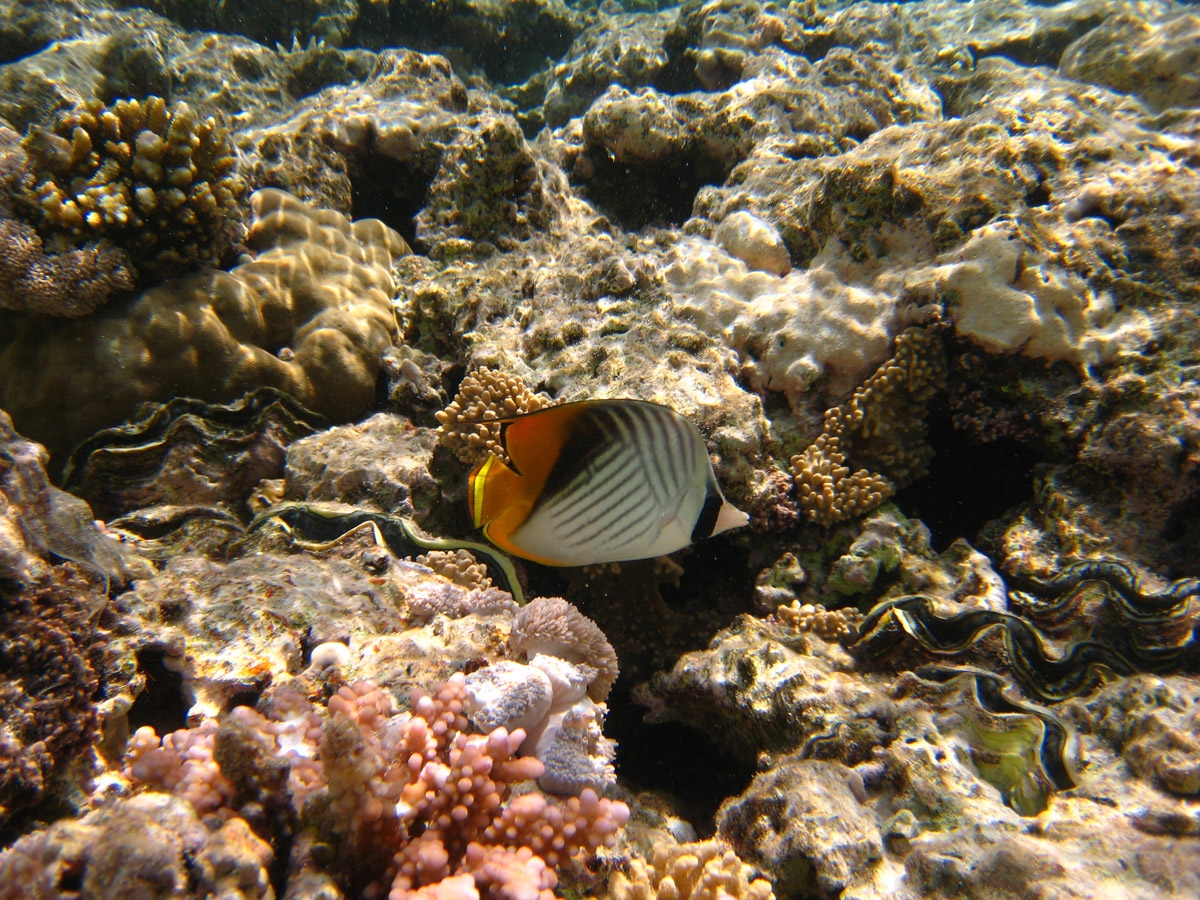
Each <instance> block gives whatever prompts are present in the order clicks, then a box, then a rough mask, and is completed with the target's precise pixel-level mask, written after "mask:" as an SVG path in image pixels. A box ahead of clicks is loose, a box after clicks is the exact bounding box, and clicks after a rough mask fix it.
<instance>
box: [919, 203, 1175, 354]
mask: <svg viewBox="0 0 1200 900" xmlns="http://www.w3.org/2000/svg"><path fill="white" fill-rule="evenodd" d="M938 262H939V263H940V265H937V266H933V267H930V268H929V269H926V270H924V271H923V272H921V273H919V274H917V275H916V276H915V278H914V279H913V280H910V282H909V284H910V286H912V285H914V284H915V283H919V282H926V283H928V284H931V285H933V286H934V287H935V288H936V290H937V291H938V292H939V293H940V294H942V295H943V296H945V297H946V298H947V300H948V301H949V302H950V305H951V308H952V312H953V316H954V323H955V330H956V332H957V333H958V334H959V336H961V337H965V338H969V339H970V340H972V341H974V342H975V343H976V344H978V345H979V346H981V347H982V348H983V349H984V350H986V351H987V352H989V353H1015V352H1020V353H1023V354H1024V355H1025V356H1031V357H1035V358H1039V359H1046V360H1049V361H1051V362H1056V361H1059V360H1066V361H1068V362H1071V363H1073V364H1074V365H1076V366H1078V367H1080V368H1086V367H1088V366H1090V365H1095V364H1098V363H1103V362H1106V361H1108V360H1110V359H1112V358H1113V357H1115V356H1116V355H1118V354H1119V353H1120V352H1122V351H1123V350H1130V349H1132V348H1134V347H1137V346H1139V345H1141V344H1144V343H1146V342H1147V341H1149V340H1150V339H1151V338H1153V336H1154V331H1153V328H1152V326H1151V324H1150V319H1149V317H1148V316H1147V315H1146V314H1145V313H1144V312H1142V311H1140V310H1119V309H1118V308H1117V306H1116V304H1115V302H1114V301H1113V298H1112V297H1111V295H1109V294H1108V293H1107V292H1097V291H1096V290H1094V289H1092V288H1090V287H1089V286H1088V285H1087V284H1086V283H1085V282H1084V281H1083V279H1082V278H1080V277H1079V276H1078V275H1075V274H1074V273H1072V272H1069V271H1067V270H1065V269H1063V268H1061V267H1059V266H1056V265H1054V264H1053V263H1052V262H1050V261H1048V260H1045V259H1042V258H1040V256H1039V254H1037V253H1035V252H1033V251H1031V250H1029V249H1028V248H1027V247H1026V246H1025V244H1024V243H1023V242H1022V241H1021V240H1019V239H1018V238H1017V237H1016V236H1015V234H1014V233H1013V229H1012V228H1011V227H1009V226H1006V225H990V226H987V227H985V228H981V229H979V231H978V232H976V234H975V235H974V236H973V237H972V238H971V240H969V241H968V242H967V243H966V244H965V245H964V246H963V247H962V248H961V249H959V250H957V251H954V252H952V253H949V254H946V255H945V256H943V257H941V258H940V259H939V260H938Z"/></svg>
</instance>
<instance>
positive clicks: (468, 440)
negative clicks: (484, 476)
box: [436, 366, 554, 465]
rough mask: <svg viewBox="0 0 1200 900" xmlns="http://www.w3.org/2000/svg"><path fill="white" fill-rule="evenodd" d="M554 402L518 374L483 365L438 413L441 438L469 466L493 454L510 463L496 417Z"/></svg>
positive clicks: (515, 413) (531, 410)
mask: <svg viewBox="0 0 1200 900" xmlns="http://www.w3.org/2000/svg"><path fill="white" fill-rule="evenodd" d="M553 403H554V401H553V400H551V398H550V397H548V396H547V395H545V394H535V393H534V392H533V391H531V390H530V389H529V388H528V387H526V385H525V382H523V381H522V380H521V379H520V378H518V377H517V376H515V375H506V374H504V373H503V372H498V371H496V370H494V369H490V368H488V367H487V366H480V367H479V368H478V369H475V370H474V371H473V372H471V373H470V374H468V375H467V377H466V378H464V379H463V380H462V384H461V385H459V388H458V393H457V394H455V395H454V399H453V400H451V401H450V405H449V406H447V407H446V408H445V409H444V410H442V411H441V412H439V413H437V414H436V416H437V420H438V422H439V423H440V424H439V426H438V439H439V440H440V441H441V443H442V444H443V445H444V446H446V447H448V448H449V449H450V450H451V451H453V453H454V455H455V456H457V457H458V458H459V459H461V460H462V461H463V462H465V463H468V464H469V465H474V464H475V463H478V462H480V461H481V460H483V459H484V457H486V456H487V454H489V453H491V454H492V455H493V456H496V457H498V458H499V459H500V460H501V461H503V462H508V454H507V453H505V452H504V447H503V446H502V444H501V443H500V426H499V424H497V423H496V422H495V421H494V420H495V419H500V418H505V417H510V416H520V415H524V414H525V413H530V412H534V411H535V410H539V409H542V408H543V407H546V406H552V405H553ZM489 420H490V421H489Z"/></svg>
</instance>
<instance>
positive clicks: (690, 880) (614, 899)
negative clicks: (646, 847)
mask: <svg viewBox="0 0 1200 900" xmlns="http://www.w3.org/2000/svg"><path fill="white" fill-rule="evenodd" d="M752 875H753V870H752V869H751V868H750V866H748V865H746V864H745V863H744V862H742V860H741V859H740V858H739V857H738V855H737V854H736V853H734V852H733V850H732V848H730V847H729V845H727V844H725V843H724V842H722V841H715V840H714V841H700V842H697V843H692V844H666V843H660V844H655V846H654V850H653V851H651V858H650V859H649V860H644V859H638V858H634V859H633V860H631V861H630V864H629V871H628V874H626V873H624V872H617V873H615V874H614V875H613V876H612V878H611V879H610V880H609V884H608V888H609V889H608V896H609V897H610V898H611V900H775V894H774V892H773V891H772V890H771V883H770V882H769V881H766V880H765V879H762V878H754V879H752V878H751V876H752Z"/></svg>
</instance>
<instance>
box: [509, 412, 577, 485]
mask: <svg viewBox="0 0 1200 900" xmlns="http://www.w3.org/2000/svg"><path fill="white" fill-rule="evenodd" d="M596 402H597V401H594V400H580V401H578V402H576V403H564V404H562V405H561V406H548V407H546V408H545V409H539V410H537V411H535V412H531V413H526V414H525V415H523V416H515V417H513V418H511V419H507V420H505V421H504V422H503V424H502V427H501V432H500V438H501V441H502V443H503V445H504V450H505V452H506V453H508V458H509V460H511V463H512V466H511V467H512V469H513V470H514V471H516V472H517V473H519V474H520V475H521V476H522V477H524V478H527V479H529V483H528V489H530V490H534V491H539V492H540V491H541V490H543V489H544V487H545V486H546V481H547V479H549V477H550V474H551V472H553V471H554V469H555V467H556V465H558V464H559V463H560V460H561V459H562V456H563V450H564V448H566V447H567V445H568V443H570V441H571V437H572V435H573V434H574V433H575V432H576V431H577V429H578V426H579V424H580V421H579V420H580V418H581V417H583V416H586V415H587V414H588V412H589V410H590V409H591V408H592V407H594V406H595V404H596Z"/></svg>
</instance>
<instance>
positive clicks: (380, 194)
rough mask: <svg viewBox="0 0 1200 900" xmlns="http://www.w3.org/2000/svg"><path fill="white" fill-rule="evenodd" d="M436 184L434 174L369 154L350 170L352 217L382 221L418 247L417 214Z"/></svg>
mask: <svg viewBox="0 0 1200 900" xmlns="http://www.w3.org/2000/svg"><path fill="white" fill-rule="evenodd" d="M432 181H433V174H432V173H428V174H426V173H422V172H421V171H419V170H418V169H414V168H413V167H410V166H405V165H402V164H400V163H397V162H395V161H393V160H389V159H388V158H387V157H386V156H384V155H383V154H381V153H372V154H369V155H368V156H367V157H366V161H365V162H358V163H356V164H355V165H352V166H351V169H350V185H351V191H352V193H351V197H350V203H351V210H350V217H351V218H352V219H379V220H380V221H382V222H383V223H384V224H385V225H387V226H388V227H390V228H394V229H395V230H396V231H398V232H400V236H401V237H402V238H404V240H405V241H407V242H408V245H409V246H410V247H415V246H416V243H417V241H416V238H417V231H416V218H417V213H419V212H420V211H421V208H422V207H423V206H424V205H425V203H426V202H427V198H428V196H429V185H430V183H431V182H432Z"/></svg>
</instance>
